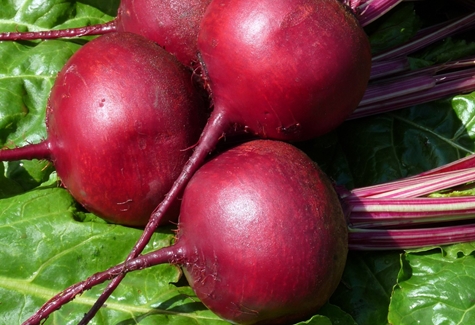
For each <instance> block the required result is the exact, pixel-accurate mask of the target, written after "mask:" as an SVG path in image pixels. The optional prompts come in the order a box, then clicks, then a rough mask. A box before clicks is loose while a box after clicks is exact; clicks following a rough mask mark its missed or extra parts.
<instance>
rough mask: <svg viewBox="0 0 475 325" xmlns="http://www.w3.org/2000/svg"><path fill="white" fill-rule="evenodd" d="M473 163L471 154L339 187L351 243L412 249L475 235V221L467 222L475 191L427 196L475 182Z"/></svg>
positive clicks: (474, 238) (361, 246) (362, 247)
mask: <svg viewBox="0 0 475 325" xmlns="http://www.w3.org/2000/svg"><path fill="white" fill-rule="evenodd" d="M474 163H475V155H471V156H469V157H467V158H462V159H459V160H458V161H456V162H453V163H451V164H448V165H446V166H442V167H439V168H434V169H432V170H430V171H428V172H426V173H421V174H418V175H415V176H412V177H407V178H404V179H401V180H397V181H394V182H389V183H385V184H380V185H374V186H367V187H362V188H358V189H354V190H352V191H349V192H348V191H343V190H339V192H340V197H341V200H342V205H343V206H344V208H345V210H346V212H347V213H348V219H349V229H350V234H349V245H350V249H353V250H388V249H410V248H417V247H424V246H432V245H447V244H453V243H459V242H466V241H475V223H473V222H472V223H467V221H469V220H473V219H474V217H475V196H445V197H428V196H427V195H428V194H431V193H433V192H439V191H442V190H450V189H451V188H453V187H454V186H458V185H462V184H466V183H469V182H473V181H474V180H475V167H473V165H474ZM448 223H450V224H451V225H448ZM454 223H455V225H454ZM430 225H431V226H430ZM437 225H439V226H437ZM421 226H424V227H421Z"/></svg>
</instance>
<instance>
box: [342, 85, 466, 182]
mask: <svg viewBox="0 0 475 325" xmlns="http://www.w3.org/2000/svg"><path fill="white" fill-rule="evenodd" d="M473 99H474V97H473V94H471V95H467V96H455V97H454V98H447V99H443V100H439V101H436V102H431V103H426V104H422V105H417V106H414V107H410V108H407V109H402V110H399V111H396V112H393V113H387V114H382V115H377V116H374V117H370V118H364V119H359V120H354V121H350V122H347V123H346V124H344V125H343V126H342V127H341V128H340V129H339V130H338V136H339V143H340V145H341V146H342V150H343V151H344V153H345V155H346V160H347V161H348V162H349V169H350V171H351V175H352V176H353V177H352V178H353V180H354V186H357V187H361V186H366V185H371V184H378V183H383V182H387V181H391V180H395V179H399V178H403V177H407V176H410V175H414V174H417V173H421V172H423V171H426V170H429V169H431V168H434V167H437V166H440V165H443V164H446V163H449V162H452V161H454V160H456V159H459V158H462V157H465V156H467V155H469V154H471V153H473V152H474V151H475V143H474V140H475V138H474V132H475V126H474V124H473V120H474V118H475V106H474V105H473V104H474V101H473ZM338 177H340V178H341V176H338V175H336V176H334V178H336V179H337V178H338Z"/></svg>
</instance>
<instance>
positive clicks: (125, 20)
mask: <svg viewBox="0 0 475 325" xmlns="http://www.w3.org/2000/svg"><path fill="white" fill-rule="evenodd" d="M210 2H211V0H186V1H182V0H160V1H157V0H142V1H134V0H122V1H121V2H120V6H119V10H118V13H117V18H116V29H117V30H118V31H127V32H133V33H136V34H139V35H142V36H145V37H147V38H148V39H151V40H153V41H154V42H157V43H158V44H160V46H162V47H163V48H165V50H167V51H168V52H170V53H172V54H173V55H175V56H176V57H177V59H178V60H179V61H181V62H182V63H183V64H185V65H186V66H190V65H193V62H194V63H196V61H197V58H196V54H197V52H198V50H197V46H196V40H197V38H198V32H199V26H200V22H201V19H202V18H203V15H204V13H205V10H206V7H207V6H208V4H209V3H210Z"/></svg>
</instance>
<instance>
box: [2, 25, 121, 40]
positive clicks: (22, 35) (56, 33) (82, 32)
mask: <svg viewBox="0 0 475 325" xmlns="http://www.w3.org/2000/svg"><path fill="white" fill-rule="evenodd" d="M116 30H117V24H116V21H115V20H112V21H110V22H107V23H104V24H97V25H91V26H84V27H77V28H67V29H57V30H46V31H37V32H4V33H0V41H17V40H37V39H43V40H44V39H56V38H70V37H80V36H89V35H90V36H92V35H102V34H107V33H111V32H115V31H116Z"/></svg>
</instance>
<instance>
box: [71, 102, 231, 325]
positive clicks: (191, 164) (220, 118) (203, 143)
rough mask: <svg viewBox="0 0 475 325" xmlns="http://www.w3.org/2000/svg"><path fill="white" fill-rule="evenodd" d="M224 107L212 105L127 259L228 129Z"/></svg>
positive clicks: (87, 316)
mask: <svg viewBox="0 0 475 325" xmlns="http://www.w3.org/2000/svg"><path fill="white" fill-rule="evenodd" d="M224 111H225V110H224V109H219V110H217V109H215V110H214V111H213V113H212V114H211V116H210V118H209V120H208V123H207V124H206V126H205V128H204V130H203V133H202V134H201V138H200V139H199V141H198V144H197V146H196V147H195V150H194V152H193V154H192V155H191V157H190V158H189V160H188V162H187V163H186V165H185V166H184V167H183V170H182V172H181V174H180V175H179V176H178V178H177V180H176V181H175V183H174V184H173V186H172V188H171V190H170V191H169V192H168V194H167V195H166V196H165V198H164V200H163V201H162V203H160V205H159V206H158V207H157V208H156V209H155V210H154V212H152V215H151V216H150V220H149V222H148V224H147V225H146V227H145V229H144V231H143V233H142V235H141V237H140V238H139V240H138V241H137V243H136V244H135V246H134V247H133V248H132V250H131V252H130V253H129V256H128V257H127V259H126V262H127V261H129V260H132V259H134V258H136V257H137V256H138V255H139V254H140V253H141V252H142V251H143V250H144V248H145V246H146V245H147V244H148V242H149V241H150V238H151V237H152V235H153V232H154V231H155V229H157V226H158V225H159V224H160V221H161V219H162V217H163V215H164V214H165V212H166V211H167V210H168V209H169V208H170V206H171V205H172V204H173V202H174V201H175V199H176V198H177V197H178V196H179V195H180V194H181V193H182V192H183V190H184V188H185V186H186V185H187V184H188V181H189V180H190V178H191V176H193V174H194V173H195V172H196V171H197V170H198V169H199V168H200V166H201V165H202V164H203V162H204V161H205V160H206V157H207V156H208V154H209V153H211V152H212V151H213V150H214V148H215V147H216V145H217V143H218V141H219V139H221V137H222V136H223V135H224V133H225V132H226V131H227V130H228V128H229V124H230V123H229V120H228V118H227V115H226V114H224ZM124 277H125V273H120V274H118V275H117V277H115V278H114V279H113V280H112V281H111V282H110V283H109V285H108V286H107V287H106V289H105V290H104V291H103V292H102V294H101V295H100V296H99V298H98V299H97V301H96V303H95V304H94V305H93V306H92V308H91V309H90V310H89V312H88V313H87V314H85V315H84V318H83V319H82V320H81V322H80V323H79V325H86V324H88V323H89V321H90V320H91V319H92V318H93V317H94V315H95V314H96V313H97V312H98V310H99V309H100V308H101V307H102V305H103V304H104V303H105V302H106V300H107V298H108V297H109V296H110V295H111V294H112V292H114V290H115V289H116V288H117V286H118V285H119V284H120V282H121V281H122V279H123V278H124Z"/></svg>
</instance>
